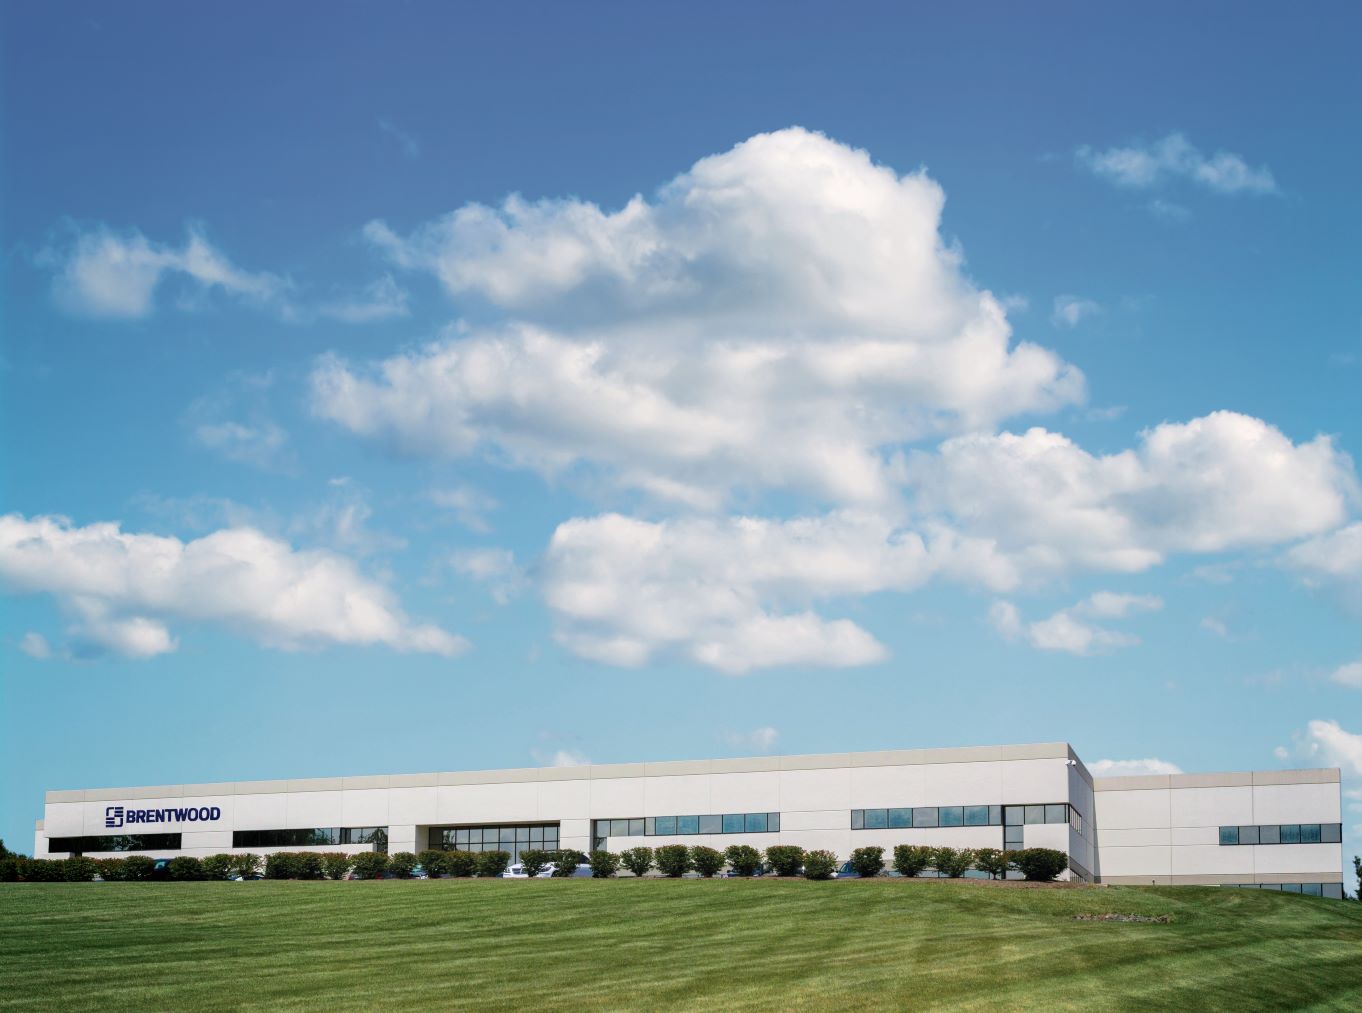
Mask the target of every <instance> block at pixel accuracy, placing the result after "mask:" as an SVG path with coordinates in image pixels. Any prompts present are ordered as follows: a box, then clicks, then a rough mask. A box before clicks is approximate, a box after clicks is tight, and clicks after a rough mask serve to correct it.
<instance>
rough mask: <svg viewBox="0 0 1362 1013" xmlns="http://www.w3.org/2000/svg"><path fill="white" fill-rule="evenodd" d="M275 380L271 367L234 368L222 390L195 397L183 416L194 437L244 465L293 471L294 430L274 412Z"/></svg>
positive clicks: (229, 458) (202, 444)
mask: <svg viewBox="0 0 1362 1013" xmlns="http://www.w3.org/2000/svg"><path fill="white" fill-rule="evenodd" d="M273 384H274V374H273V373H270V372H266V373H233V374H231V375H230V376H228V377H227V378H226V379H225V380H224V381H223V382H222V383H221V384H220V385H219V386H218V388H217V389H216V390H214V391H212V392H211V393H208V394H204V395H202V396H201V397H198V398H195V399H194V401H193V402H192V403H191V404H190V406H189V408H188V409H186V411H185V414H184V420H183V421H184V424H185V426H186V427H187V428H188V429H189V433H190V435H191V436H192V438H193V440H194V442H195V443H198V444H199V445H200V446H202V447H206V448H208V449H209V450H213V451H216V452H217V453H219V454H221V455H222V456H223V457H225V458H227V459H228V460H230V461H236V462H238V463H240V464H249V465H252V466H253V467H256V468H262V469H264V470H267V471H288V470H290V468H291V467H292V465H293V456H292V454H291V452H290V449H289V440H288V433H287V432H286V431H285V430H284V428H283V426H281V425H279V424H278V423H277V422H275V421H274V419H273V417H272V416H271V414H270V407H269V390H270V388H271V387H272V386H273Z"/></svg>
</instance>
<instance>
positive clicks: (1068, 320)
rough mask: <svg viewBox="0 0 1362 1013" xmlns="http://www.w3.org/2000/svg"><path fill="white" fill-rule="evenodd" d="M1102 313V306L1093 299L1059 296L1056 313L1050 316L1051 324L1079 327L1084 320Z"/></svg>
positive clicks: (1056, 297) (1056, 300)
mask: <svg viewBox="0 0 1362 1013" xmlns="http://www.w3.org/2000/svg"><path fill="white" fill-rule="evenodd" d="M1101 312H1102V307H1101V305H1100V304H1098V303H1096V302H1094V301H1093V300H1091V299H1084V298H1083V297H1081V296H1076V295H1057V296H1055V308H1054V311H1053V312H1052V313H1051V314H1050V322H1051V323H1053V324H1054V325H1055V326H1056V327H1077V326H1078V325H1079V324H1080V323H1082V322H1083V321H1084V320H1086V319H1088V318H1089V317H1095V316H1097V315H1098V314H1099V313H1101Z"/></svg>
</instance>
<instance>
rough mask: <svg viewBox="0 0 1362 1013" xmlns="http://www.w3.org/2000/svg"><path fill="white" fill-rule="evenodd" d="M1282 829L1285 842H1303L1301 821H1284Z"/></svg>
mask: <svg viewBox="0 0 1362 1013" xmlns="http://www.w3.org/2000/svg"><path fill="white" fill-rule="evenodd" d="M1281 831H1282V843H1283V844H1299V843H1300V842H1301V828H1300V824H1299V823H1291V824H1288V823H1283V824H1282V827H1281Z"/></svg>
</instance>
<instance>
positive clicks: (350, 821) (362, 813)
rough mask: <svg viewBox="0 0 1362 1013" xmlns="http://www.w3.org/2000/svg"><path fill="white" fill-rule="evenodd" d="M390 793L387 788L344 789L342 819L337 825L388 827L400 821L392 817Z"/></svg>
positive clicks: (341, 794)
mask: <svg viewBox="0 0 1362 1013" xmlns="http://www.w3.org/2000/svg"><path fill="white" fill-rule="evenodd" d="M333 794H334V793H333ZM389 795H390V792H389V791H388V790H387V789H386V788H346V789H344V790H343V791H342V792H340V796H341V821H340V823H337V824H336V826H341V827H386V826H388V825H389V823H397V822H399V821H398V820H394V819H393V818H392V813H391V811H390V809H389V807H388V799H389ZM412 822H415V820H413V821H412Z"/></svg>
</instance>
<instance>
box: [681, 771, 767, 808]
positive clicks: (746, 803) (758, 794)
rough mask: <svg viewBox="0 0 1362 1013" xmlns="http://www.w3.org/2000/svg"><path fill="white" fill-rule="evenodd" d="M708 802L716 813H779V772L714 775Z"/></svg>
mask: <svg viewBox="0 0 1362 1013" xmlns="http://www.w3.org/2000/svg"><path fill="white" fill-rule="evenodd" d="M709 804H710V805H711V806H712V807H713V808H712V809H711V810H710V812H713V813H764V812H780V772H779V771H763V772H761V773H753V774H711V775H710V777H709ZM663 815H667V814H666V813H663ZM678 815H680V814H678Z"/></svg>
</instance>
